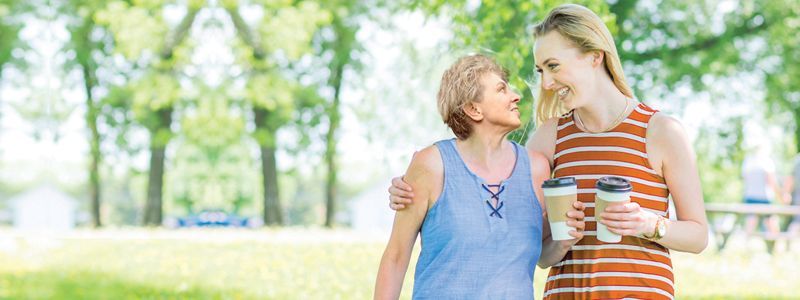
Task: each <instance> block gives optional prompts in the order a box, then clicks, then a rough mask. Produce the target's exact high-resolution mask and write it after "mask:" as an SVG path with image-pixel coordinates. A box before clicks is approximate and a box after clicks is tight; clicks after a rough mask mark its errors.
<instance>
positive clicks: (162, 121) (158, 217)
mask: <svg viewBox="0 0 800 300" xmlns="http://www.w3.org/2000/svg"><path fill="white" fill-rule="evenodd" d="M156 113H157V114H158V115H159V126H158V127H156V128H155V129H153V130H151V135H152V137H151V138H150V172H149V174H148V181H147V203H146V204H145V211H144V224H145V225H149V226H160V225H161V222H162V221H163V219H162V210H163V203H162V198H163V193H164V161H165V157H164V156H165V152H166V151H165V150H166V148H167V147H166V146H167V142H166V141H163V140H161V139H162V137H160V136H159V132H160V131H162V130H169V128H170V124H171V123H172V108H171V107H170V108H167V109H163V110H159V111H157V112H156Z"/></svg>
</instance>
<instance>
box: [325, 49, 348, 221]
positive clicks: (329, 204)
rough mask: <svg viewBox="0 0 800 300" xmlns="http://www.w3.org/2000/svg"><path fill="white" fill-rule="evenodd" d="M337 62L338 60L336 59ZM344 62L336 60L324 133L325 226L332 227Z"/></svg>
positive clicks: (334, 207)
mask: <svg viewBox="0 0 800 300" xmlns="http://www.w3.org/2000/svg"><path fill="white" fill-rule="evenodd" d="M337 62H338V61H337ZM343 73H344V63H343V62H338V65H337V66H336V68H335V70H334V73H333V74H332V76H333V77H332V78H331V80H330V82H331V85H332V86H333V88H334V95H333V102H332V103H331V106H330V108H329V109H328V120H329V121H330V122H329V123H330V124H328V133H327V134H326V138H325V140H326V147H325V164H326V165H327V168H328V175H327V179H326V181H325V182H326V184H325V227H333V224H334V222H335V219H334V218H335V217H336V181H337V180H336V130H337V129H339V118H340V116H339V102H340V99H339V92H340V90H341V87H342V74H343Z"/></svg>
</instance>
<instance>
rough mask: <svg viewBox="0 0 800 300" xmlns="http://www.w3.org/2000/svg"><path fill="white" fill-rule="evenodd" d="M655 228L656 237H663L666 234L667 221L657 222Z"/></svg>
mask: <svg viewBox="0 0 800 300" xmlns="http://www.w3.org/2000/svg"><path fill="white" fill-rule="evenodd" d="M657 227H658V228H656V230H658V237H663V236H664V234H666V233H667V220H664V219H661V220H659V222H658V226H657Z"/></svg>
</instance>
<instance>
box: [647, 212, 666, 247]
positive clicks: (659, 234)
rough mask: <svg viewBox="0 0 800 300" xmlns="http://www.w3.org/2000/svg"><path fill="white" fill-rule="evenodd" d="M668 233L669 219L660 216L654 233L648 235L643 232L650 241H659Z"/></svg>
mask: <svg viewBox="0 0 800 300" xmlns="http://www.w3.org/2000/svg"><path fill="white" fill-rule="evenodd" d="M666 234H667V219H666V218H664V217H662V216H658V220H656V228H655V230H654V231H653V235H651V236H648V235H646V234H642V237H643V238H645V239H646V240H649V241H653V242H655V241H657V240H660V239H661V238H663V237H664V235H666Z"/></svg>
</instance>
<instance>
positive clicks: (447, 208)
mask: <svg viewBox="0 0 800 300" xmlns="http://www.w3.org/2000/svg"><path fill="white" fill-rule="evenodd" d="M519 99H520V97H519V95H517V94H516V93H514V92H513V91H511V90H510V88H509V86H508V83H507V79H506V74H505V72H504V71H503V70H502V69H501V68H500V67H499V66H498V65H497V64H496V63H495V62H493V61H492V60H491V59H490V58H488V57H486V56H482V55H471V56H466V57H463V58H461V59H459V60H458V61H457V62H456V63H455V64H454V65H453V66H451V67H450V68H449V69H448V70H447V71H446V72H445V73H444V75H443V76H442V83H441V87H440V89H439V93H438V95H437V102H438V106H439V112H440V114H441V115H442V119H443V120H444V122H445V123H447V125H448V126H449V127H450V128H451V129H452V131H453V133H455V135H456V138H455V139H450V140H442V141H439V142H437V143H436V144H435V145H433V146H429V147H427V148H425V149H423V150H421V151H420V152H418V153H417V154H416V155H415V156H414V157H413V158H412V161H411V165H410V166H409V168H408V171H407V173H406V177H405V179H406V180H407V182H408V183H409V184H410V185H411V187H412V188H413V189H414V190H415V191H416V193H415V196H414V197H413V204H409V205H408V208H407V209H404V210H400V211H398V212H397V213H396V215H395V220H394V225H393V228H392V234H391V237H390V239H389V243H388V245H387V246H386V250H385V252H384V254H383V258H382V259H381V264H380V268H379V271H378V278H377V282H376V286H375V298H376V299H397V298H398V297H399V295H400V291H401V287H402V284H403V279H404V277H405V273H406V270H407V269H408V263H409V260H410V258H411V250H412V248H413V246H414V242H415V241H416V237H417V234H420V235H421V239H422V243H421V244H422V249H421V252H420V256H419V259H418V261H417V266H416V273H415V274H414V291H413V298H414V299H532V298H533V272H534V268H535V265H536V262H537V260H538V258H539V255H540V253H541V249H542V228H543V226H544V225H543V221H542V220H543V218H542V215H543V209H542V207H543V206H544V205H543V204H542V203H543V198H542V194H541V188H540V186H541V184H542V182H543V181H544V180H546V179H547V178H548V177H549V176H550V168H549V164H548V162H547V159H546V158H545V157H544V156H542V155H541V154H536V153H532V154H529V153H528V151H526V149H525V148H524V147H522V146H520V145H518V144H516V143H514V142H510V141H508V140H507V139H506V135H508V133H509V132H511V131H513V130H514V129H516V128H518V127H519V125H520V119H519V110H518V108H517V104H518V102H519ZM574 205H575V206H576V207H577V209H576V210H573V211H570V212H568V216H569V217H572V218H571V219H570V220H569V221H568V225H571V226H573V227H576V228H577V230H573V231H572V232H571V234H572V235H573V236H574V237H577V238H580V237H581V235H580V233H579V232H578V231H580V230H582V229H583V222H579V221H577V219H581V218H583V213H582V212H581V211H579V209H582V205H581V204H580V203H579V202H575V203H574ZM548 232H549V230H548ZM574 241H577V239H575V240H573V243H574Z"/></svg>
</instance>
